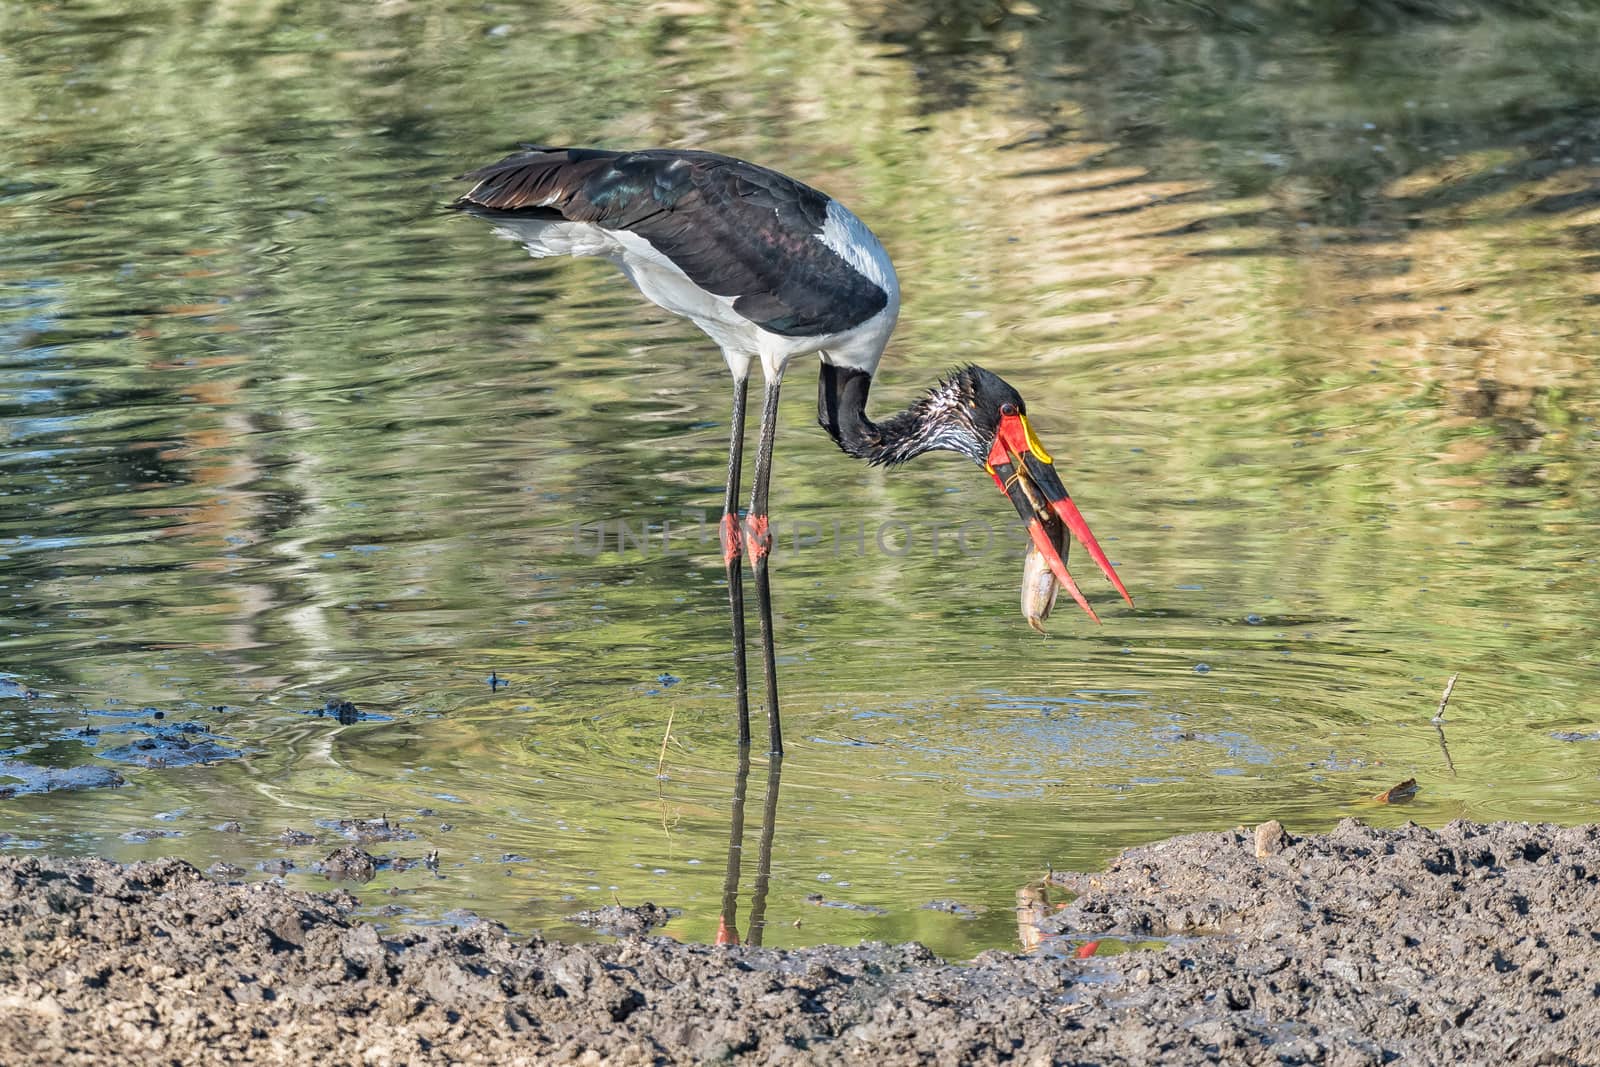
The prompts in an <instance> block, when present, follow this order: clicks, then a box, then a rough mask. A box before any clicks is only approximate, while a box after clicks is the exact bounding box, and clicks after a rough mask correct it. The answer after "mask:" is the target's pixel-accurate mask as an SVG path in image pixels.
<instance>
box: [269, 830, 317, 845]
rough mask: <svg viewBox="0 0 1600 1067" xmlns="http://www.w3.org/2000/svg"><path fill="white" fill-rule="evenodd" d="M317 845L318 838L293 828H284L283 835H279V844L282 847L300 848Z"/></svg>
mask: <svg viewBox="0 0 1600 1067" xmlns="http://www.w3.org/2000/svg"><path fill="white" fill-rule="evenodd" d="M316 843H317V838H316V835H315V834H308V833H306V832H305V831H304V830H296V829H294V828H293V827H291V826H286V827H284V829H283V833H281V834H279V835H278V844H280V845H289V846H291V847H300V846H303V845H314V844H316Z"/></svg>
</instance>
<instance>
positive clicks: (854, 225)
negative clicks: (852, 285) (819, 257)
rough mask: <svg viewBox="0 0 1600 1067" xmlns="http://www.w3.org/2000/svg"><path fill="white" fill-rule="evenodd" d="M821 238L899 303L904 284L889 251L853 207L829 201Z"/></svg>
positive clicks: (890, 298) (894, 301) (890, 300)
mask: <svg viewBox="0 0 1600 1067" xmlns="http://www.w3.org/2000/svg"><path fill="white" fill-rule="evenodd" d="M817 239H818V240H820V241H821V242H822V243H823V244H825V245H827V246H828V247H829V248H831V249H833V250H834V251H835V252H837V253H838V254H839V258H841V259H843V260H844V261H845V262H846V263H848V264H850V266H852V267H854V268H855V269H856V271H857V272H859V273H860V274H862V275H863V276H864V277H866V278H867V279H869V280H870V281H872V282H873V283H875V284H876V285H877V286H878V287H879V288H880V289H882V290H883V291H884V292H885V293H888V294H889V302H890V303H893V304H898V303H899V296H900V284H899V281H898V280H897V279H896V278H895V276H894V264H892V263H890V262H889V253H887V252H885V251H884V250H883V245H881V244H879V243H878V239H877V238H876V237H875V236H873V233H872V231H871V230H869V229H867V224H866V223H864V222H862V221H861V220H860V219H858V218H856V217H855V216H854V215H852V214H851V213H850V209H849V208H846V207H844V206H843V205H841V204H840V203H839V202H838V201H837V200H829V201H828V220H827V222H825V223H824V224H823V226H822V233H821V234H819V235H818V237H817Z"/></svg>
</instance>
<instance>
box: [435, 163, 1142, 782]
mask: <svg viewBox="0 0 1600 1067" xmlns="http://www.w3.org/2000/svg"><path fill="white" fill-rule="evenodd" d="M463 180H470V181H474V182H476V184H475V185H474V186H473V187H472V189H471V191H469V192H468V193H467V194H466V195H464V196H462V197H461V198H460V199H458V200H457V201H456V202H455V204H454V206H455V207H456V208H458V209H460V210H462V211H465V212H468V213H469V214H472V215H477V216H479V217H481V218H484V219H487V220H489V221H490V222H492V223H493V224H494V225H495V227H496V230H497V232H498V233H500V234H501V235H502V236H505V237H509V238H511V239H513V240H516V241H520V242H522V244H523V245H524V246H525V247H526V248H527V250H528V251H529V253H531V254H532V255H534V256H600V257H602V258H604V259H608V260H610V261H611V262H612V263H614V264H616V265H617V266H618V267H620V268H621V269H622V272H623V273H624V274H626V275H627V276H628V279H629V280H630V281H632V282H633V284H634V285H636V286H637V287H638V288H639V291H640V292H641V293H643V294H644V295H645V297H647V298H648V299H649V300H651V301H652V302H654V303H655V304H657V305H659V306H660V307H662V308H664V309H666V310H667V311H670V312H672V313H674V314H677V315H682V316H683V317H685V318H687V319H689V320H691V321H692V322H693V323H694V324H695V325H696V326H698V327H700V329H701V330H703V331H705V332H706V333H707V334H708V335H709V336H710V337H711V339H712V340H713V341H715V342H716V343H717V345H718V346H719V347H720V348H721V349H722V357H723V359H724V360H726V362H727V365H728V370H729V371H730V372H731V373H732V374H733V417H732V420H731V421H732V426H733V434H732V441H731V442H730V444H729V446H728V480H727V490H726V493H725V495H724V496H723V513H722V523H721V539H722V547H723V562H724V565H725V567H726V570H727V575H728V601H729V606H730V608H731V609H732V614H733V653H734V655H733V664H734V683H735V688H736V689H737V691H738V701H739V741H740V745H741V748H742V747H744V746H746V745H748V744H749V741H750V708H749V694H748V686H747V675H746V669H745V635H744V591H743V584H742V581H743V579H742V564H741V555H742V554H744V553H746V552H748V554H749V556H750V561H751V567H752V570H753V571H754V573H755V583H756V603H757V612H758V616H759V618H760V621H761V654H762V664H763V667H764V668H765V672H766V697H767V724H768V729H769V731H770V740H771V752H772V753H773V755H775V756H780V755H782V753H783V740H782V732H781V730H780V727H779V722H778V680H777V671H776V667H775V664H774V654H773V634H772V593H771V588H770V585H769V583H768V578H767V554H768V552H769V551H770V550H771V547H772V536H771V533H770V523H769V515H768V513H767V485H768V481H769V478H770V476H771V473H772V444H773V435H774V432H775V431H776V429H777V424H778V387H779V384H780V383H781V382H782V380H783V372H784V368H785V367H786V366H787V364H788V362H789V360H791V359H792V358H794V357H795V356H804V355H812V354H815V355H817V356H819V357H820V358H821V377H820V379H819V381H818V385H817V418H818V421H819V422H820V423H821V424H822V428H823V429H825V430H827V431H828V434H829V435H830V436H831V437H832V438H833V439H834V441H836V442H837V443H838V445H839V447H840V448H841V449H843V450H844V452H845V454H846V455H849V456H853V457H855V458H856V459H862V460H866V461H867V462H868V463H871V464H881V465H894V464H898V463H904V462H905V461H906V460H909V459H912V458H914V457H916V456H920V455H921V454H923V453H924V452H929V451H933V450H941V449H942V450H944V451H949V452H959V453H960V454H962V455H964V456H966V457H967V458H968V459H970V460H972V461H973V462H974V463H976V464H978V465H979V466H980V467H982V468H983V469H984V470H985V471H987V472H988V473H989V474H990V475H991V476H992V477H993V478H994V480H995V484H997V485H998V486H999V487H1000V490H1001V492H1003V493H1005V494H1006V496H1008V497H1009V498H1010V499H1011V502H1012V504H1013V505H1014V506H1015V507H1016V509H1017V513H1018V514H1019V515H1021V516H1022V520H1023V522H1024V523H1026V524H1027V527H1028V532H1029V535H1030V537H1031V539H1032V542H1033V550H1032V551H1033V554H1034V555H1035V556H1037V557H1042V558H1043V561H1044V562H1045V563H1047V564H1048V567H1049V572H1050V573H1051V574H1052V575H1054V578H1055V580H1056V581H1057V582H1059V583H1060V584H1061V585H1062V586H1065V587H1066V589H1067V591H1068V592H1069V593H1071V594H1072V596H1073V598H1074V599H1075V600H1076V601H1077V602H1078V605H1079V606H1080V607H1081V608H1083V610H1084V611H1086V612H1088V613H1089V616H1090V617H1091V618H1094V619H1095V621H1096V622H1098V621H1099V619H1098V618H1097V617H1096V616H1095V614H1094V610H1093V609H1092V608H1090V607H1089V603H1088V601H1086V600H1085V599H1084V598H1083V594H1082V593H1081V592H1079V591H1078V587H1077V585H1076V584H1075V583H1074V582H1073V580H1072V577H1071V576H1070V575H1069V574H1068V573H1067V568H1066V564H1065V562H1064V561H1063V560H1062V558H1061V551H1062V550H1064V549H1065V548H1066V545H1067V542H1066V540H1065V536H1064V534H1063V533H1062V530H1061V525H1062V524H1063V523H1064V524H1065V526H1066V529H1069V530H1071V531H1072V534H1073V536H1075V537H1076V538H1077V539H1078V540H1079V541H1080V542H1081V543H1082V544H1083V546H1084V548H1086V549H1088V551H1089V554H1090V555H1091V556H1092V557H1094V561H1095V563H1097V564H1098V565H1099V567H1100V569H1101V571H1103V572H1104V573H1105V575H1106V577H1107V578H1109V579H1110V580H1111V584H1112V585H1114V586H1115V587H1116V589H1117V591H1118V592H1119V593H1121V594H1122V596H1123V598H1124V599H1125V600H1127V601H1128V603H1129V604H1132V603H1133V599H1132V598H1131V597H1129V596H1128V591H1127V590H1126V589H1124V588H1123V585H1122V582H1121V580H1119V579H1118V577H1117V574H1116V571H1114V570H1113V569H1112V567H1111V564H1110V562H1109V561H1108V560H1107V559H1106V556H1105V553H1104V552H1102V551H1101V549H1100V546H1099V545H1098V544H1097V543H1096V542H1095V539H1094V535H1093V534H1092V533H1090V532H1089V527H1088V525H1087V524H1086V523H1085V522H1084V520H1083V516H1082V515H1080V514H1079V513H1078V509H1077V507H1076V506H1075V505H1074V504H1073V502H1072V500H1071V498H1069V497H1068V496H1067V490H1066V488H1065V487H1064V486H1063V485H1062V484H1061V479H1060V478H1059V477H1057V475H1056V472H1055V468H1054V466H1053V465H1052V463H1051V460H1050V455H1049V454H1048V453H1047V452H1046V451H1045V450H1044V447H1043V446H1042V445H1040V443H1039V439H1038V438H1037V437H1036V436H1035V435H1034V432H1033V428H1032V426H1030V425H1029V423H1028V416H1027V405H1025V404H1024V403H1023V401H1022V397H1021V396H1020V395H1018V393H1017V391H1016V390H1015V389H1013V388H1012V387H1011V386H1010V385H1008V384H1007V383H1006V382H1005V381H1004V380H1003V379H1001V378H1000V377H999V376H998V375H995V374H992V373H990V372H989V371H987V370H984V369H983V368H982V367H977V366H967V367H963V368H961V369H959V370H956V371H954V372H953V373H951V374H950V375H948V376H947V377H946V378H944V379H943V380H942V381H940V382H939V383H938V384H937V385H935V386H934V387H933V388H932V389H930V390H929V391H928V392H927V393H926V394H925V395H924V396H922V397H921V398H919V399H918V400H917V401H916V402H915V403H913V404H912V405H911V406H910V407H909V408H907V409H906V410H905V411H902V412H900V413H899V414H896V415H892V416H890V417H889V418H887V419H884V420H883V421H882V422H874V421H873V420H872V419H871V418H869V417H868V416H867V411H866V407H867V392H868V390H870V389H871V388H872V380H873V375H874V373H875V372H876V371H877V369H878V361H879V359H880V358H881V357H882V356H883V349H884V345H885V344H887V342H888V340H889V334H890V332H891V331H892V330H893V329H894V323H895V317H896V315H897V313H898V312H899V309H900V286H899V283H898V282H897V281H896V278H895V272H894V266H893V264H891V263H890V262H889V256H888V254H887V253H885V252H884V250H883V246H882V245H881V244H880V243H879V242H878V239H877V238H876V237H875V236H873V234H872V231H870V230H868V229H867V227H866V226H865V225H864V224H863V223H862V222H861V220H860V219H858V218H856V217H855V216H854V215H853V214H851V213H850V211H849V210H847V209H846V208H845V206H844V205H843V204H840V203H839V202H838V201H837V200H834V199H832V198H831V197H829V196H827V195H826V194H824V193H821V192H818V191H817V190H815V189H813V188H811V187H810V186H807V185H803V184H801V183H800V182H798V181H795V180H794V179H793V178H790V177H787V176H785V175H783V174H779V173H778V172H777V171H773V170H768V169H767V168H765V167H759V166H756V165H755V164H753V163H746V162H744V161H742V160H738V159H733V158H731V157H729V156H724V155H718V154H716V153H714V152H698V151H680V150H677V149H648V150H645V151H635V152H628V151H610V150H606V149H597V148H544V147H536V146H531V145H530V146H527V148H526V150H525V151H523V152H519V153H517V154H516V155H513V156H508V157H507V158H505V159H502V160H501V161H500V162H498V163H492V164H490V165H489V166H487V167H482V168H480V169H478V170H475V171H472V172H471V173H470V174H467V175H464V176H463ZM753 361H760V363H761V370H762V375H763V378H764V380H765V383H766V395H765V397H764V400H763V403H762V411H761V443H760V446H759V449H758V450H757V452H756V469H755V485H754V487H753V490H752V492H751V496H750V509H749V511H748V512H747V513H746V515H745V518H744V522H743V523H742V524H741V523H740V522H739V519H738V514H739V512H738V508H739V501H738V497H739V474H740V467H741V457H742V453H743V446H744V413H745V387H746V384H747V383H748V381H749V375H750V364H751V363H752V362H753ZM1050 597H1052V598H1053V590H1051V591H1050ZM1028 599H1029V591H1028V587H1027V585H1026V584H1025V585H1024V590H1023V600H1024V605H1025V611H1026V610H1027V608H1026V604H1027V603H1028ZM1043 607H1044V608H1046V609H1047V608H1048V601H1046V602H1045V603H1044V604H1043ZM1032 621H1036V620H1035V619H1034V617H1033V613H1030V622H1032Z"/></svg>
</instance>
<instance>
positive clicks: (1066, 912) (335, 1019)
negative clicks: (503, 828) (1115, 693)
mask: <svg viewBox="0 0 1600 1067" xmlns="http://www.w3.org/2000/svg"><path fill="white" fill-rule="evenodd" d="M1260 851H1261V852H1263V853H1265V854H1264V855H1261V856H1258V855H1257V852H1258V848H1257V838H1256V836H1255V835H1253V834H1250V833H1247V832H1243V831H1240V832H1232V833H1221V834H1216V833H1213V834H1198V835H1191V836H1187V837H1180V838H1174V839H1172V840H1169V841H1165V842H1161V843H1158V844H1155V845H1152V846H1148V847H1145V848H1139V849H1134V850H1131V851H1129V852H1127V853H1124V854H1123V855H1122V856H1121V857H1119V858H1118V859H1117V861H1116V862H1115V863H1114V864H1113V865H1112V866H1111V868H1110V869H1109V870H1108V871H1106V872H1102V873H1098V874H1082V875H1057V879H1058V880H1059V881H1060V882H1061V883H1062V884H1063V885H1065V886H1070V887H1071V888H1072V889H1073V890H1074V891H1076V892H1077V893H1078V894H1079V895H1078V896H1077V897H1076V899H1075V900H1074V901H1073V902H1072V903H1071V904H1070V905H1069V906H1068V907H1066V908H1064V909H1060V910H1055V909H1051V910H1050V911H1049V913H1048V917H1046V918H1045V919H1044V920H1043V922H1042V923H1041V925H1042V927H1043V933H1045V934H1047V935H1054V937H1055V939H1054V940H1053V939H1052V937H1048V936H1047V937H1046V939H1045V940H1044V942H1043V946H1044V947H1043V948H1042V949H1041V950H1040V951H1039V952H1036V953H1034V954H1032V955H1028V956H1022V955H1009V954H1004V953H997V952H991V953H986V954H984V955H983V956H980V957H979V958H978V959H977V960H976V961H974V962H973V963H971V964H970V965H963V966H951V965H947V964H944V963H942V962H940V961H939V960H937V959H936V958H934V957H933V956H932V955H931V954H930V953H929V952H928V951H927V950H925V949H923V948H921V947H920V946H917V945H901V946H892V947H891V946H883V945H867V946H862V947H859V948H816V949H807V950H804V951H791V952H779V951H772V950H764V949H754V948H743V947H715V946H706V945H680V944H677V943H675V942H673V941H670V940H668V939H665V938H659V937H657V938H651V937H635V938H630V939H626V940H623V941H620V942H618V943H615V944H604V945H561V944H555V943H546V942H544V941H542V940H540V939H538V938H537V937H534V938H514V937H511V936H509V935H508V934H507V932H506V931H504V930H503V929H501V928H499V927H497V926H493V925H489V924H479V925H475V926H471V927H468V928H466V929H460V930H451V931H445V930H434V931H418V930H415V929H409V928H408V929H381V928H379V927H375V926H373V925H370V924H368V923H365V922H361V921H356V920H353V919H352V918H351V917H350V914H349V912H350V909H351V908H352V907H353V906H354V903H355V898H354V897H352V896H350V895H349V894H348V893H332V894H323V895H311V894H306V893H301V892H294V891H289V890H285V889H281V888H277V887H274V886H270V885H263V884H255V885H222V884H218V883H216V882H213V881H211V880H209V879H207V878H206V877H205V876H204V875H202V874H201V873H200V872H198V871H196V870H195V869H194V868H192V867H190V866H188V865H187V864H184V863H182V862H179V861H173V860H167V861H158V862H154V863H146V864H138V865H134V866H128V867H121V866H117V865H114V864H110V863H105V862H101V861H93V860H91V861H68V860H52V859H48V858H37V857H7V858H3V859H0V1062H5V1063H23V1062H53V1063H84V1064H87V1063H104V1062H135V1063H146V1062H182V1063H204V1062H221V1061H224V1060H233V1061H236V1060H239V1059H244V1058H248V1059H250V1060H252V1061H254V1062H263V1063H305V1062H311V1061H313V1060H319V1059H320V1060H323V1061H325V1062H330V1063H332V1062H337V1063H356V1062H365V1063H370V1064H386V1063H430V1062H439V1063H446V1062H449V1063H495V1064H521V1063H526V1064H533V1063H540V1064H544V1063H564V1062H576V1063H619V1064H644V1063H704V1062H714V1061H737V1062H741V1063H769V1062H770V1063H869V1062H870V1063H873V1064H875V1065H886V1064H902V1063H921V1062H938V1063H951V1064H957V1063H962V1064H965V1063H998V1062H1012V1061H1015V1062H1022V1063H1051V1062H1059V1063H1085V1062H1096V1063H1151V1062H1162V1063H1203V1062H1217V1061H1221V1062H1228V1063H1301V1062H1308V1063H1328V1064H1339V1065H1346V1064H1349V1065H1354V1064H1378V1063H1384V1062H1388V1061H1392V1060H1394V1059H1396V1058H1403V1059H1404V1062H1406V1063H1418V1064H1421V1063H1440V1064H1444V1063H1462V1062H1473V1063H1484V1062H1494V1061H1496V1060H1505V1061H1506V1062H1512V1063H1574V1064H1577V1063H1597V1062H1600V1044H1597V1041H1596V1037H1595V1035H1597V1034H1600V939H1597V935H1596V931H1597V930H1600V884H1597V880H1600V828H1597V827H1593V826H1589V827H1579V828H1573V829H1561V828H1556V827H1550V826H1528V825H1521V824H1498V825H1493V826H1478V825H1473V824H1468V823H1456V824H1452V825H1451V826H1448V827H1446V828H1445V829H1443V830H1440V831H1431V830H1425V829H1419V828H1414V827H1408V828H1404V829H1400V830H1394V831H1380V830H1373V829H1370V828H1368V827H1365V826H1363V825H1361V824H1359V823H1356V822H1347V823H1343V824H1341V825H1340V826H1339V827H1338V828H1336V829H1335V830H1334V831H1333V832H1331V833H1328V834H1325V835H1319V836H1313V837H1305V838H1298V839H1296V838H1292V837H1290V838H1281V837H1278V838H1275V837H1273V836H1272V835H1270V834H1268V835H1263V838H1262V845H1261V848H1260ZM669 929H670V927H669ZM1085 937H1096V938H1100V939H1102V945H1103V946H1106V947H1110V946H1112V945H1114V944H1116V943H1117V941H1116V939H1117V938H1119V937H1120V938H1126V939H1128V940H1130V941H1149V940H1151V939H1152V938H1165V939H1169V940H1167V941H1166V942H1165V943H1164V944H1163V945H1161V946H1159V947H1157V948H1154V949H1150V950H1139V951H1128V952H1123V953H1120V954H1116V955H1109V956H1104V955H1101V956H1094V957H1091V958H1085V959H1078V958H1074V957H1073V953H1072V952H1071V951H1065V952H1051V951H1049V947H1050V946H1051V945H1052V944H1072V945H1076V944H1078V943H1079V942H1080V941H1081V940H1082V939H1083V938H1085Z"/></svg>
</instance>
